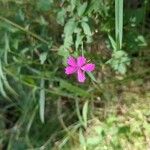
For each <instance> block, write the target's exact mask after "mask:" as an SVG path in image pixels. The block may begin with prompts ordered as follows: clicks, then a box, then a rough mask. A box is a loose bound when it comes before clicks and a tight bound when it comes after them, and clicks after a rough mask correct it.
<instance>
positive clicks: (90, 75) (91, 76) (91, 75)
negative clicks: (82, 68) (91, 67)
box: [87, 72, 97, 82]
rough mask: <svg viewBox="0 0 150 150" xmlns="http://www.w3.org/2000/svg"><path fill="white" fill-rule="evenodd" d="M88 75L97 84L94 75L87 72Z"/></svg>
mask: <svg viewBox="0 0 150 150" xmlns="http://www.w3.org/2000/svg"><path fill="white" fill-rule="evenodd" d="M87 74H88V76H89V77H90V78H91V79H92V80H93V81H94V82H97V81H96V79H95V77H94V75H93V74H92V73H91V72H87Z"/></svg>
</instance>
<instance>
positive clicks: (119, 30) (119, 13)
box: [115, 0, 123, 49]
mask: <svg viewBox="0 0 150 150" xmlns="http://www.w3.org/2000/svg"><path fill="white" fill-rule="evenodd" d="M115 28H116V29H115V30H116V42H117V49H121V48H122V36H123V0H115Z"/></svg>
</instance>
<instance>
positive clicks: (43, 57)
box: [40, 52, 47, 64]
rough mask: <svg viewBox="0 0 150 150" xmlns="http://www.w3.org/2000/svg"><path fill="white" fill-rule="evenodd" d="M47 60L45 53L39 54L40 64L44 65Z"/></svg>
mask: <svg viewBox="0 0 150 150" xmlns="http://www.w3.org/2000/svg"><path fill="white" fill-rule="evenodd" d="M46 58H47V52H44V53H41V54H40V62H41V64H44V62H45V61H46Z"/></svg>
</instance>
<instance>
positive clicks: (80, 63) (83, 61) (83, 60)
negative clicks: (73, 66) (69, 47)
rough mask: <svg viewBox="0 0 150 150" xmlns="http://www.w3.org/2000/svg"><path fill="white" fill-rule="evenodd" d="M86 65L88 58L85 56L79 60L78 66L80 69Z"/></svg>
mask: <svg viewBox="0 0 150 150" xmlns="http://www.w3.org/2000/svg"><path fill="white" fill-rule="evenodd" d="M85 63H86V58H85V57H83V56H79V57H78V58H77V65H78V67H82V66H83V65H84V64H85Z"/></svg>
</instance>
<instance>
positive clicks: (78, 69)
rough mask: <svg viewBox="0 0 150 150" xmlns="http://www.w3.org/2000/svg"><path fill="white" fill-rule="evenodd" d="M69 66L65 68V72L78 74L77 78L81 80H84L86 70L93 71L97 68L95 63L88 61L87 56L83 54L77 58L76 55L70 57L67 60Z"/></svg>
mask: <svg viewBox="0 0 150 150" xmlns="http://www.w3.org/2000/svg"><path fill="white" fill-rule="evenodd" d="M67 64H68V66H67V67H66V68H65V73H66V74H67V75H70V74H74V73H76V74H77V79H78V81H79V82H82V83H83V82H84V81H85V79H86V77H85V72H91V71H93V70H94V69H95V64H92V63H87V61H86V58H85V57H83V56H79V57H78V58H77V59H75V58H74V57H71V56H70V57H69V58H68V60H67Z"/></svg>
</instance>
